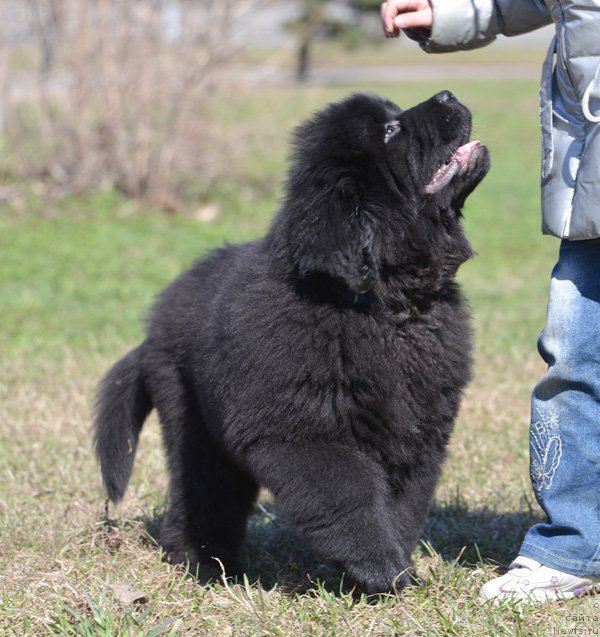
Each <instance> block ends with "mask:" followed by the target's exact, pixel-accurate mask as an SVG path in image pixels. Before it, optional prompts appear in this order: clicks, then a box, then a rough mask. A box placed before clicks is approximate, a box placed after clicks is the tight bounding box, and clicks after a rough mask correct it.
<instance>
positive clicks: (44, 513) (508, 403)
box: [0, 79, 600, 637]
mask: <svg viewBox="0 0 600 637" xmlns="http://www.w3.org/2000/svg"><path fill="white" fill-rule="evenodd" d="M359 88H360V89H361V90H364V89H367V90H372V91H376V92H379V93H382V94H385V95H386V96H388V97H390V98H391V99H393V100H395V101H397V102H398V103H400V104H401V105H406V106H409V105H412V104H413V103H415V102H416V101H418V100H421V99H423V98H426V97H428V96H429V95H431V94H432V93H434V92H436V91H438V90H440V89H442V88H446V86H441V85H438V84H436V85H433V84H430V83H425V82H423V83H415V84H403V85H397V84H389V85H385V86H376V85H373V86H367V87H365V86H361V87H335V88H331V87H320V88H319V87H305V88H303V89H302V90H300V89H297V88H285V89H275V88H269V89H260V90H258V89H256V90H253V91H248V92H238V93H237V94H236V95H229V96H224V98H223V100H222V102H221V103H219V104H217V105H216V109H215V125H216V126H221V127H223V128H224V129H227V128H229V127H235V129H236V130H238V131H239V132H240V136H241V137H240V139H242V138H243V143H244V148H245V149H246V150H245V152H244V153H240V156H239V157H238V159H237V160H236V162H235V163H234V164H232V167H231V174H232V177H231V178H230V179H223V180H221V181H220V182H219V183H218V184H215V186H214V188H213V191H212V192H211V197H210V202H207V204H208V203H210V204H211V205H213V206H215V208H214V210H216V211H217V212H218V214H217V217H216V219H214V220H212V221H202V220H201V219H200V217H202V216H203V215H202V210H201V209H200V210H197V211H192V212H191V213H190V214H179V215H165V214H163V213H159V212H156V211H152V210H146V209H144V208H143V207H142V206H140V205H139V204H133V203H132V202H130V201H127V200H124V199H123V198H121V197H120V196H118V195H117V194H115V193H113V192H101V193H97V194H95V195H93V196H86V197H83V196H82V197H70V198H68V199H66V200H61V201H54V202H52V203H44V202H43V201H41V200H40V199H39V198H38V197H37V196H36V195H35V188H31V187H30V185H29V184H20V185H19V184H17V185H15V184H9V185H8V186H7V187H8V188H10V189H13V190H15V189H16V190H20V191H22V193H23V194H22V196H20V197H19V198H17V200H16V201H12V200H11V201H12V202H11V203H4V204H2V206H1V207H0V254H1V255H2V267H1V268H0V307H1V308H2V311H1V314H0V334H1V335H2V336H1V341H2V359H1V361H0V422H2V424H3V426H2V428H1V429H0V477H1V480H0V635H27V636H29V635H106V636H109V635H128V636H130V635H131V636H133V635H135V636H137V635H140V636H141V635H175V634H177V635H180V634H181V635H184V634H185V635H207V636H211V637H212V636H213V635H214V636H221V635H240V636H254V635H256V636H258V635H282V636H283V635H285V636H289V635H315V636H317V635H348V636H350V635H356V636H358V635H360V636H362V635H423V636H425V635H427V636H430V635H431V636H434V635H440V636H442V635H444V636H445V635H475V634H477V635H507V636H513V635H546V634H548V635H551V634H560V632H556V631H560V630H561V629H562V628H565V629H573V628H577V629H584V628H586V629H587V627H588V626H589V627H591V628H592V629H593V628H595V629H599V628H600V623H594V617H595V616H596V617H597V616H598V615H600V612H599V611H598V610H597V609H598V602H597V601H594V598H588V599H584V600H580V601H573V602H570V603H565V604H556V605H554V606H548V607H545V608H534V609H532V608H519V607H513V606H511V605H504V606H501V607H499V608H497V607H492V606H485V607H482V606H481V605H479V604H478V602H477V601H476V593H477V590H478V588H479V587H480V586H481V584H482V583H483V582H485V581H486V580H487V579H488V578H489V577H490V576H492V575H493V574H494V573H496V572H497V569H499V568H500V569H501V568H502V567H505V566H506V565H507V563H508V562H509V561H510V559H511V557H512V556H514V553H515V550H516V549H517V548H518V545H519V542H520V539H521V537H522V534H523V532H524V531H525V529H526V528H527V526H528V525H529V524H530V523H531V522H532V521H533V520H535V519H536V518H537V517H538V516H539V511H538V509H537V505H536V504H535V501H534V500H533V497H532V495H531V492H530V488H529V483H528V451H527V420H528V410H529V405H528V400H529V392H530V389H531V386H532V384H533V383H534V382H535V379H536V378H537V377H538V376H539V374H540V373H541V372H542V366H541V363H540V361H539V360H538V358H537V354H536V352H535V341H536V337H537V334H538V332H539V330H540V329H541V327H542V325H543V321H544V313H545V303H546V294H547V286H548V277H549V272H550V269H551V266H552V264H553V259H554V257H555V253H556V251H557V245H558V244H557V242H556V240H554V239H551V238H545V237H542V236H541V234H540V232H539V225H540V222H539V193H538V183H539V177H538V170H539V141H538V125H537V101H536V94H537V86H536V82H535V80H533V79H532V80H531V81H514V82H503V83H498V82H493V81H480V82H466V81H463V82H456V81H453V82H452V86H451V87H450V88H452V90H453V91H454V92H455V93H456V95H457V96H458V97H459V98H460V99H462V100H463V101H464V102H465V103H467V104H468V105H469V106H470V107H471V108H472V110H473V112H474V131H475V135H476V137H477V138H479V139H481V140H482V141H483V142H484V143H486V144H487V145H488V146H489V148H490V151H491V155H492V163H493V169H492V172H491V174H490V175H489V176H488V177H487V178H486V180H485V181H484V183H483V184H482V186H481V187H480V189H479V190H478V191H477V193H475V195H473V197H472V198H471V199H470V200H469V202H468V205H467V208H466V210H465V223H466V227H467V232H468V234H469V237H470V239H471V241H472V244H473V246H474V248H475V251H476V252H477V256H476V257H475V258H474V259H473V260H472V261H471V262H469V263H468V264H465V265H464V266H463V268H462V269H461V272H460V278H461V280H462V283H463V286H464V289H465V292H466V293H467V295H468V297H469V299H470V302H471V306H472V311H473V317H474V324H475V327H476V351H477V361H476V375H475V379H474V381H473V383H472V384H471V386H470V387H469V389H468V391H467V393H466V396H465V400H464V404H463V408H462V410H461V414H460V417H459V420H458V423H457V426H456V432H455V435H454V438H453V440H452V443H451V449H450V457H449V460H448V462H447V464H446V466H445V470H444V473H443V477H442V480H441V483H440V486H439V489H438V491H437V495H436V501H435V504H434V507H433V509H432V511H431V514H430V516H429V520H428V524H427V528H426V532H425V535H424V537H423V542H422V544H421V545H420V546H419V548H418V549H417V551H416V554H415V562H416V565H417V568H418V571H419V574H420V576H421V578H422V580H423V584H422V586H421V587H419V588H417V589H414V590H411V591H409V592H407V593H405V594H403V595H402V596H401V597H400V598H394V597H389V598H382V599H379V600H375V601H373V600H367V599H365V598H361V597H357V596H353V595H352V594H351V593H349V592H348V591H347V590H346V588H345V587H344V586H343V582H341V579H340V578H341V574H340V573H337V572H336V571H335V570H334V569H333V568H332V567H331V565H329V564H324V563H322V562H321V561H320V560H319V559H318V558H317V557H316V556H314V555H313V554H312V553H311V552H310V550H308V549H307V547H306V546H305V545H304V544H303V543H302V541H301V539H300V538H298V537H297V536H296V535H295V534H294V532H293V530H292V529H290V528H289V527H288V526H287V525H286V523H285V521H284V520H283V519H281V517H280V516H279V515H278V512H277V510H276V509H275V508H274V507H273V505H272V504H271V503H270V500H269V496H268V494H266V493H265V494H263V498H262V500H261V504H260V506H259V508H258V509H257V512H256V514H255V515H254V516H253V518H252V520H251V523H250V528H249V545H248V558H249V559H248V563H249V566H248V579H247V581H245V582H241V583H238V584H235V585H234V584H230V583H224V584H222V585H216V586H213V587H211V588H208V589H204V588H200V587H198V586H197V585H196V584H194V582H193V581H192V580H191V579H190V578H189V577H187V576H186V575H185V574H184V573H182V572H181V570H179V569H177V568H174V567H172V566H170V565H169V564H167V563H166V562H164V561H163V560H162V559H161V558H162V556H161V552H160V548H159V547H158V546H157V544H156V540H155V537H156V526H157V521H158V520H159V519H160V516H161V514H162V510H163V505H164V494H165V487H166V472H165V468H164V462H163V456H162V451H161V446H160V436H159V430H158V426H157V423H156V421H155V419H154V418H152V419H151V420H150V421H149V422H148V423H147V425H146V427H145V429H144V431H143V434H142V437H141V441H140V448H139V451H138V456H137V462H136V469H135V472H134V476H133V479H132V482H131V484H130V487H129V490H128V493H127V495H126V497H125V500H124V502H123V503H122V504H121V505H120V506H119V507H118V508H113V507H111V508H110V510H109V516H110V519H111V522H110V524H106V523H105V508H104V507H105V504H104V497H103V493H102V489H101V484H100V480H99V475H98V471H97V468H96V465H95V462H94V458H93V456H92V454H91V450H90V438H89V425H90V411H91V405H92V403H93V393H94V386H95V384H96V382H97V380H98V378H99V376H100V375H101V374H102V372H103V371H104V370H105V369H106V367H107V366H108V365H109V364H110V363H111V362H112V361H114V360H115V359H116V358H117V357H119V356H120V355H122V354H123V353H124V352H125V351H126V350H127V349H128V348H130V347H131V346H133V345H134V344H136V343H137V342H138V340H139V339H140V337H141V334H142V327H143V317H144V313H145V311H146V309H147V307H148V305H149V303H150V302H151V301H152V298H153V296H154V295H155V294H156V293H157V292H158V291H159V290H160V289H161V287H162V286H163V285H164V284H165V283H167V282H168V281H169V280H170V279H172V278H173V277H174V276H175V275H176V274H177V273H178V272H180V271H181V270H182V269H183V268H185V267H186V266H187V265H189V264H190V263H191V262H192V261H193V260H194V259H195V258H196V257H197V256H198V255H200V254H202V253H204V252H206V251H207V250H209V249H210V248H211V247H213V246H217V245H220V244H222V243H223V242H224V241H230V242H236V241H243V240H247V239H249V238H252V237H255V236H257V235H260V234H261V232H263V231H264V229H265V227H266V226H267V224H268V222H269V218H270V216H271V214H272V212H273V211H274V210H275V208H276V206H277V196H278V194H279V190H278V189H279V185H278V184H279V182H280V180H281V178H282V176H283V174H284V170H285V158H286V143H287V138H288V132H289V130H290V128H291V127H292V126H293V125H294V124H296V123H297V122H299V121H300V120H301V119H302V118H303V117H305V116H307V115H308V114H309V113H310V112H311V111H312V110H313V109H315V108H317V107H319V106H321V105H323V104H324V103H326V102H328V101H330V100H332V99H337V98H338V97H341V96H343V95H344V94H346V93H347V92H349V91H350V90H358V89H359ZM258 580H260V582H259V581H258ZM117 584H126V585H129V586H132V587H134V588H135V589H137V590H139V591H141V592H142V593H143V597H142V599H141V600H138V601H137V602H135V603H127V602H126V600H124V599H123V598H122V595H120V594H119V593H118V592H116V589H115V586H116V585H117Z"/></svg>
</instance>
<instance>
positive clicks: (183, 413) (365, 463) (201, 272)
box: [94, 92, 488, 593]
mask: <svg viewBox="0 0 600 637" xmlns="http://www.w3.org/2000/svg"><path fill="white" fill-rule="evenodd" d="M470 127H471V117H470V113H469V111H468V110H467V109H466V108H465V107H464V106H462V105H461V104H460V103H459V102H458V101H457V100H456V99H455V98H454V96H452V95H451V94H450V93H448V92H443V93H440V94H438V95H436V96H434V97H433V98H431V99H429V100H428V101H426V102H424V103H422V104H419V105H418V106H416V107H414V108H412V109H410V110H407V111H401V109H399V108H398V107H397V106H396V105H394V104H392V103H391V102H389V101H387V100H384V99H382V98H379V97H376V96H372V95H362V94H357V95H353V96H350V97H349V98H347V99H345V100H343V101H341V102H339V103H335V104H332V105H330V106H328V107H327V108H325V109H324V110H322V111H321V112H319V113H317V114H316V115H315V116H314V117H313V118H312V119H311V120H310V121H308V122H306V123H305V124H303V125H302V126H300V127H299V128H298V129H297V131H296V135H295V140H294V149H295V150H294V154H293V160H292V164H291V168H290V170H289V174H288V179H287V187H286V191H285V196H284V199H283V202H282V205H281V207H280V210H279V212H278V213H277V215H276V217H275V219H274V221H273V223H272V226H271V228H270V230H269V232H268V233H267V235H266V236H265V237H264V238H262V239H259V240H257V241H254V242H252V243H248V244H245V245H236V246H228V247H225V248H223V249H221V250H217V251H216V252H214V253H213V254H212V255H210V256H208V257H207V258H205V259H203V260H201V261H199V262H198V263H196V265H194V266H193V267H192V268H191V269H190V270H189V271H187V272H185V273H184V274H183V275H181V276H180V277H179V278H178V279H177V280H176V281H175V282H174V283H172V284H171V285H170V286H169V287H167V288H166V289H165V290H164V291H163V292H162V294H161V295H160V297H159V298H158V300H157V302H156V303H155V305H154V308H153V310H152V313H151V316H150V319H149V324H148V332H147V337H146V339H145V340H144V342H143V343H142V344H141V345H140V346H139V347H137V348H136V349H134V350H133V351H132V352H130V353H129V354H128V355H127V356H125V358H123V359H122V360H120V361H119V362H118V363H116V365H115V366H114V367H113V368H112V369H111V370H110V371H109V372H108V374H107V375H106V377H105V378H104V380H103V382H102V384H101V385H100V388H99V393H98V400H97V410H96V419H95V429H94V433H95V449H96V453H97V455H98V458H99V461H100V465H101V468H102V475H103V479H104V484H105V487H106V491H107V493H108V496H109V497H110V498H111V499H112V500H113V501H118V500H120V499H121V498H122V496H123V493H124V491H125V488H126V486H127V483H128V480H129V477H130V474H131V470H132V466H133V460H134V455H135V449H136V445H137V440H138V436H139V433H140V430H141V427H142V424H143V422H144V420H145V418H146V416H147V415H148V413H149V412H150V410H151V409H152V408H153V407H154V408H156V409H157V411H158V415H159V418H160V421H161V424H162V431H163V438H164V445H165V448H166V455H167V461H168V469H169V474H170V487H169V497H168V512H167V514H166V517H165V519H164V522H163V525H162V530H161V538H160V539H161V543H162V544H163V546H164V548H165V549H166V551H167V552H168V554H169V555H170V558H171V559H172V560H173V561H175V562H184V563H185V562H189V563H190V568H191V570H192V571H197V572H198V576H199V578H200V580H201V581H203V582H206V581H209V580H210V579H211V578H214V577H215V576H218V575H219V574H220V566H219V564H218V563H217V562H216V560H215V559H213V558H218V559H219V560H220V562H222V564H223V565H224V567H225V570H226V573H227V574H228V575H235V574H238V573H240V572H241V571H242V570H243V561H242V547H243V542H244V535H245V529H246V520H247V517H248V515H249V514H250V513H251V511H252V509H253V505H254V501H255V498H256V495H257V491H258V488H259V485H262V486H264V487H267V488H268V489H269V490H270V491H271V493H272V494H273V495H274V497H275V499H276V502H277V504H278V506H279V508H280V509H281V510H282V512H283V514H284V515H285V517H286V518H287V520H288V521H289V522H291V523H293V524H294V525H296V526H297V528H298V529H299V530H300V531H301V533H302V534H303V536H304V537H305V539H306V540H307V541H308V542H309V543H310V544H311V545H312V546H313V547H314V549H315V550H316V551H317V552H318V553H319V554H321V555H322V556H323V557H326V558H329V559H331V560H334V561H336V562H337V563H339V564H340V565H341V567H342V568H343V569H344V570H345V572H346V573H347V574H348V575H349V576H350V577H351V578H352V580H354V581H355V582H356V583H357V584H358V585H359V586H360V587H361V588H362V589H363V590H365V591H366V592H368V593H377V592H381V591H388V590H391V589H393V588H396V589H400V588H402V587H403V586H405V585H407V584H409V583H410V581H411V578H410V575H411V572H412V563H411V552H412V551H413V549H414V547H415V545H416V543H417V541H418V539H419V535H420V533H421V531H422V528H423V523H424V518H425V515H426V512H427V508H428V505H429V503H430V501H431V498H432V495H433V492H434V488H435V486H436V482H437V479H438V475H439V473H440V468H441V465H442V462H443V459H444V455H445V449H446V444H447V442H448V438H449V436H450V433H451V430H452V427H453V422H454V419H455V416H456V413H457V410H458V407H459V402H460V397H461V391H462V389H463V388H464V386H465V384H466V383H467V381H468V379H469V374H470V369H469V368H470V327H469V318H468V312H467V309H466V307H465V302H464V300H463V297H462V295H461V293H460V291H459V289H458V286H457V284H456V283H455V281H454V277H455V273H456V270H457V268H458V267H459V266H460V264H461V263H462V262H464V261H465V260H466V259H468V258H469V257H470V256H471V249H470V246H469V243H468V242H467V240H466V238H465V236H464V234H463V230H462V228H461V214H460V209H461V207H462V205H463V203H464V201H465V199H466V197H467V196H468V194H469V193H470V192H471V191H472V190H473V188H474V187H475V186H476V185H477V183H478V182H479V181H480V180H481V179H482V178H483V176H484V175H485V173H486V171H487V169H488V156H487V151H486V150H485V148H484V147H480V148H479V149H477V152H476V153H474V156H473V157H472V159H471V161H470V163H469V166H468V169H467V170H466V172H464V173H463V174H461V175H457V176H456V177H455V178H454V179H453V180H452V181H451V182H450V184H449V185H447V186H446V187H445V188H443V189H442V190H441V191H439V192H437V193H435V194H424V187H425V185H426V183H427V182H428V181H429V179H430V178H431V176H432V175H433V174H434V172H435V170H436V169H437V168H438V167H439V166H440V165H442V164H443V163H444V162H445V161H447V160H448V158H449V157H450V156H451V154H452V152H453V151H454V150H455V149H456V148H457V147H458V146H459V145H461V144H463V143H465V142H466V141H467V139H468V136H469V134H470Z"/></svg>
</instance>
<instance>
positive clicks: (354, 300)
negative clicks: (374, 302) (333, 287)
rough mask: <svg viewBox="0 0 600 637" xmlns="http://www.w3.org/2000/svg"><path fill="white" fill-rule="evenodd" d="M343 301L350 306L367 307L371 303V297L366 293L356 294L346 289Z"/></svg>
mask: <svg viewBox="0 0 600 637" xmlns="http://www.w3.org/2000/svg"><path fill="white" fill-rule="evenodd" d="M344 301H346V303H350V305H369V303H370V302H371V296H370V295H369V293H368V292H356V291H355V290H351V289H350V288H347V289H346V290H345V291H344Z"/></svg>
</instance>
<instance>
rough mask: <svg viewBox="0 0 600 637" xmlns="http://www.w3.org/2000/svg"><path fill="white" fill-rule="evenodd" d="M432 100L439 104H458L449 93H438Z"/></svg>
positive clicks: (452, 94)
mask: <svg viewBox="0 0 600 637" xmlns="http://www.w3.org/2000/svg"><path fill="white" fill-rule="evenodd" d="M433 99H434V100H435V101H436V102H439V103H440V104H448V103H451V102H458V100H457V99H456V97H454V93H451V92H450V91H440V92H439V93H437V94H436V95H434V96H433Z"/></svg>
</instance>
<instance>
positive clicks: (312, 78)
mask: <svg viewBox="0 0 600 637" xmlns="http://www.w3.org/2000/svg"><path fill="white" fill-rule="evenodd" d="M540 72H541V68H540V64H534V63H524V64H518V63H514V64H501V63H486V64H477V63H474V64H465V63H460V64H448V63H445V64H435V63H431V64H418V65H415V64H413V65H409V64H398V65H385V66H382V65H378V66H359V67H354V68H353V67H339V66H338V67H315V68H313V69H311V71H310V74H309V77H308V80H307V84H317V85H324V84H338V85H339V84H356V83H359V84H360V83H365V84H369V83H376V84H378V83H386V82H393V83H400V82H419V81H423V82H435V81H443V80H458V79H463V80H492V81H493V80H498V81H501V80H510V79H513V80H538V79H539V77H540ZM230 75H231V77H232V79H233V78H235V79H233V81H235V82H236V83H239V84H242V85H245V86H279V85H290V84H293V83H294V71H293V69H291V68H290V69H281V68H276V67H270V66H267V65H262V66H256V67H251V68H238V69H235V70H234V71H233V72H232V73H231V74H230Z"/></svg>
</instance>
